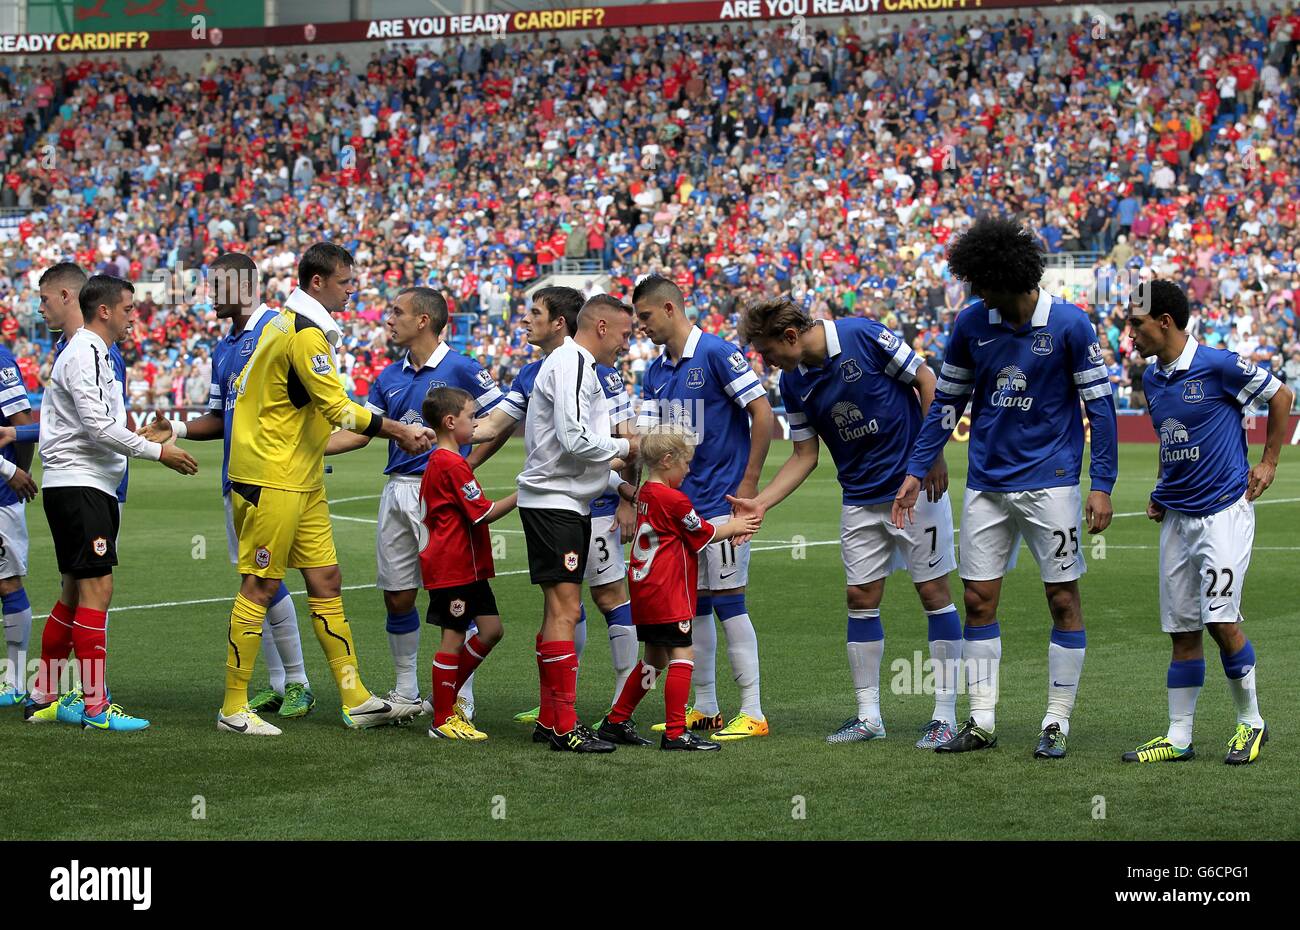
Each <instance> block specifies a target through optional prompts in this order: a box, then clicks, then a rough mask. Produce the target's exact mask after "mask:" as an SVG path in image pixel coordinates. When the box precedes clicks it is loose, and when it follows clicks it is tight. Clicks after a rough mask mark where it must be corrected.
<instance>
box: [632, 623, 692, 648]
mask: <svg viewBox="0 0 1300 930" xmlns="http://www.w3.org/2000/svg"><path fill="white" fill-rule="evenodd" d="M636 638H637V642H641V643H645V644H646V645H647V646H665V647H667V648H669V649H678V648H681V647H684V646H690V645H692V641H691V621H689V620H683V621H682V622H681V623H642V624H639V625H638V626H637V628H636Z"/></svg>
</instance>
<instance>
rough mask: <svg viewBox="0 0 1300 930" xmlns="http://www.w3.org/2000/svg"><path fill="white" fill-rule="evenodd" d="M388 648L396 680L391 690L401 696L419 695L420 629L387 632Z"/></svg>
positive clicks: (411, 696) (414, 696)
mask: <svg viewBox="0 0 1300 930" xmlns="http://www.w3.org/2000/svg"><path fill="white" fill-rule="evenodd" d="M388 649H389V651H390V652H392V654H393V668H394V669H395V670H396V672H397V681H396V683H395V684H394V685H393V690H394V691H396V692H397V693H398V694H400V695H402V697H408V698H418V697H419V696H420V671H419V664H420V629H419V627H416V628H415V629H414V630H412V631H411V632H410V633H389V634H388Z"/></svg>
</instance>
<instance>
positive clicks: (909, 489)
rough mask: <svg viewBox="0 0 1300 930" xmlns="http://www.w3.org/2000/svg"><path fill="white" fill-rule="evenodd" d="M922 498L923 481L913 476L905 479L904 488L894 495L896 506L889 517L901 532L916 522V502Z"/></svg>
mask: <svg viewBox="0 0 1300 930" xmlns="http://www.w3.org/2000/svg"><path fill="white" fill-rule="evenodd" d="M920 496H921V481H920V479H918V478H916V477H914V476H913V475H908V476H907V477H906V478H904V479H903V486H902V487H900V488H899V489H898V493H897V494H895V495H894V506H893V507H892V508H891V510H890V513H889V516H890V519H891V520H893V521H894V526H896V527H898V528H899V529H900V530H901V529H903V528H904V527H905V526H906V525H907V524H908V523H914V522H916V501H917V498H919V497H920Z"/></svg>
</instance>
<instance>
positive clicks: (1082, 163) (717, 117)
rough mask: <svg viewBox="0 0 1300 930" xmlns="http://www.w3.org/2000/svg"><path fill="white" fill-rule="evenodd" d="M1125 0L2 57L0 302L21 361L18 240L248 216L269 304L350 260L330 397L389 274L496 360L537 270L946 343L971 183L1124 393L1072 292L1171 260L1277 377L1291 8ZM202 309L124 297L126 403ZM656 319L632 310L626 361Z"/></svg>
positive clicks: (1206, 325)
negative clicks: (652, 276)
mask: <svg viewBox="0 0 1300 930" xmlns="http://www.w3.org/2000/svg"><path fill="white" fill-rule="evenodd" d="M1116 15H1117V16H1118V18H1119V20H1120V25H1119V27H1118V30H1117V31H1113V32H1111V33H1110V38H1112V39H1113V38H1114V37H1115V35H1116V34H1117V33H1118V34H1120V35H1122V36H1123V41H1107V40H1106V39H1105V38H1094V35H1093V32H1094V31H1095V30H1094V28H1093V27H1092V24H1091V23H1089V22H1088V21H1086V20H1085V21H1083V22H1078V23H1074V22H1070V21H1069V20H1068V19H1064V18H1061V17H1060V16H1057V15H1056V13H1055V11H1052V10H1050V9H1049V10H1046V11H1044V10H1033V11H1021V13H1020V15H1019V16H1012V15H1007V16H1005V17H993V16H988V15H985V16H981V17H979V18H976V19H973V20H971V21H967V22H966V23H965V24H964V25H963V27H962V28H957V26H956V24H955V22H954V20H953V19H952V17H947V18H941V17H937V16H936V17H934V18H932V19H915V20H912V21H911V24H910V25H904V26H900V27H898V28H895V29H894V30H893V31H892V32H890V33H888V34H885V35H883V36H871V37H864V36H862V35H859V34H858V33H857V32H855V31H854V27H853V26H852V24H851V23H850V22H849V21H848V20H845V21H844V22H843V23H838V24H837V23H835V22H833V21H831V20H825V21H817V23H816V24H815V25H814V26H810V28H809V34H808V35H807V36H805V37H803V38H802V40H801V41H799V42H795V41H792V39H793V37H792V36H790V35H789V34H788V33H787V31H785V30H784V29H781V28H777V29H776V30H775V31H773V27H771V26H767V25H759V26H756V27H754V28H753V29H751V27H749V26H743V27H732V28H728V29H723V30H718V29H709V28H705V27H670V28H668V29H666V30H663V31H662V32H658V33H655V34H651V33H648V32H646V31H644V30H640V29H638V30H628V31H622V32H604V33H601V34H587V33H583V34H567V36H566V38H564V39H563V40H561V39H560V38H556V37H554V35H552V36H551V37H549V38H547V37H543V36H528V37H526V38H522V39H519V38H511V39H509V40H499V41H496V42H495V43H483V42H467V43H453V42H450V41H448V42H442V43H441V44H438V45H435V46H434V47H431V48H428V49H411V48H405V47H395V48H378V49H377V50H376V51H374V53H373V56H372V57H371V59H370V61H369V63H368V64H367V65H366V66H365V67H364V68H353V67H350V66H349V65H348V62H347V60H346V59H345V58H344V57H343V56H341V55H340V56H338V57H335V58H329V57H327V56H326V55H323V54H320V53H318V52H313V53H312V54H308V53H306V52H301V51H296V50H290V51H280V52H278V53H275V54H263V53H261V52H257V53H254V54H252V55H244V54H240V53H238V52H232V53H230V54H221V55H218V54H216V53H213V54H209V55H207V57H206V59H205V60H204V61H203V63H202V64H201V66H199V67H197V68H194V69H190V70H185V71H180V70H178V69H177V67H175V66H174V64H173V63H170V62H169V61H168V60H167V59H165V58H164V57H162V56H160V55H155V56H152V57H150V56H147V55H135V56H131V57H129V58H116V59H105V58H102V57H101V58H98V59H96V60H84V61H75V60H71V59H45V60H42V61H39V62H37V63H36V64H33V65H30V66H26V67H22V68H14V67H11V66H8V65H0V97H3V99H4V102H5V106H4V109H3V119H2V120H0V151H3V152H4V153H5V155H4V157H5V159H6V166H5V169H4V176H3V183H2V184H0V213H3V217H0V252H2V253H3V266H2V267H0V333H2V334H3V336H4V339H5V342H6V343H7V344H9V345H11V346H12V347H13V348H14V351H15V354H16V355H17V356H18V357H19V358H20V360H21V365H22V371H23V376H24V378H25V380H26V384H27V387H28V388H29V390H30V391H32V392H33V394H34V395H38V394H39V392H40V389H41V385H42V383H43V381H44V378H45V377H46V376H47V375H48V371H49V366H50V363H51V362H50V356H49V352H48V338H47V337H46V334H45V333H44V330H43V326H42V325H41V320H40V316H39V314H38V313H37V304H38V298H37V296H36V288H35V285H34V276H33V274H32V273H33V272H35V271H39V270H40V269H41V268H43V267H46V266H48V265H50V264H52V263H53V262H55V261H58V260H61V259H73V260H76V261H78V262H80V263H81V264H82V265H83V266H86V267H87V268H91V267H93V268H94V269H95V270H97V271H109V272H112V273H117V274H121V275H124V276H126V277H129V278H131V279H133V280H142V279H143V280H148V279H151V278H152V277H154V276H155V275H158V274H159V272H160V271H164V270H174V269H176V268H178V267H183V268H184V269H190V270H191V272H192V271H193V270H194V269H200V268H201V267H202V266H203V265H204V263H205V262H207V261H210V260H211V259H212V258H214V257H215V256H216V255H217V254H218V253H219V252H221V251H224V250H227V249H240V250H246V251H249V252H250V253H251V254H253V255H254V256H255V257H256V259H257V260H258V262H259V265H260V267H261V268H262V270H263V272H264V278H265V286H266V300H267V301H268V302H269V303H271V304H273V305H274V304H277V303H278V302H279V301H281V300H283V298H284V297H285V296H286V295H287V294H288V293H289V291H290V290H291V288H292V285H293V281H292V275H293V271H294V267H295V262H296V257H297V253H298V252H299V250H300V249H302V248H304V247H305V245H306V244H308V243H310V242H311V241H314V240H316V239H319V238H329V239H331V240H333V241H336V242H338V243H340V244H342V245H344V246H346V247H347V248H349V249H350V250H352V252H353V253H354V254H355V256H356V257H357V260H358V272H359V290H358V293H357V295H356V299H355V302H354V304H353V306H352V308H351V311H350V313H349V314H348V319H347V320H346V322H345V324H344V328H345V333H346V339H345V351H344V352H343V355H342V358H341V365H342V369H343V371H345V372H346V375H347V380H348V388H349V390H351V391H352V392H353V393H354V394H355V395H357V396H364V394H365V393H366V391H367V390H368V388H369V385H370V383H371V382H372V381H373V379H374V378H375V377H376V376H377V374H378V372H379V371H380V370H382V368H383V366H384V365H385V364H387V363H388V362H389V361H390V357H389V351H388V346H387V340H386V336H385V331H384V328H383V326H382V314H383V310H384V307H385V304H386V301H387V300H388V299H389V298H390V297H391V296H392V295H394V294H395V293H396V291H397V289H399V288H401V287H404V286H408V285H412V284H428V285H431V286H434V287H439V288H441V289H443V291H444V292H445V293H447V295H448V297H449V300H450V301H451V302H452V303H453V305H454V311H455V312H456V314H457V316H456V317H455V318H454V323H453V327H452V333H451V336H450V339H451V341H452V344H453V345H454V346H455V347H456V348H457V349H458V350H461V351H465V352H468V353H470V354H472V355H474V356H476V357H477V358H478V359H479V360H480V361H481V362H482V363H483V364H484V365H485V366H487V367H488V368H489V369H490V370H492V371H493V373H494V374H496V375H497V377H498V378H499V380H500V381H501V382H502V383H503V384H506V383H509V382H510V381H511V380H512V379H513V377H514V373H515V372H517V371H518V369H519V367H521V365H522V364H523V363H524V362H525V361H527V359H528V358H529V357H530V356H529V353H530V348H529V346H528V345H527V343H526V342H525V341H524V339H523V335H522V331H521V328H520V326H519V325H518V320H519V315H520V313H521V312H522V309H523V306H524V303H525V294H526V291H527V290H528V289H529V288H530V287H532V286H534V285H535V284H536V283H537V282H538V281H540V280H542V279H543V278H545V277H546V276H547V275H548V274H551V273H561V272H565V273H568V274H569V275H570V278H569V280H573V276H574V275H576V276H577V277H578V278H579V279H581V280H582V281H583V285H582V286H583V288H584V289H585V290H586V291H587V292H588V293H596V292H598V291H600V290H610V291H612V292H615V293H618V294H627V293H629V292H630V290H631V286H632V284H633V278H634V276H635V275H639V274H642V273H645V272H648V271H651V270H660V271H662V272H664V273H666V274H670V275H672V276H673V277H675V278H676V279H677V281H678V282H679V283H680V284H681V285H682V286H683V288H684V289H685V290H686V292H687V293H688V294H689V295H690V296H691V299H692V300H693V301H694V304H695V309H696V310H698V312H699V314H700V324H701V325H702V326H703V327H704V328H706V329H708V330H711V331H715V332H720V333H722V334H723V335H725V336H726V337H727V338H729V339H731V338H735V324H736V320H737V314H738V310H739V308H740V307H741V306H742V305H743V303H744V302H745V301H746V300H748V299H751V298H754V297H759V296H764V295H774V294H777V293H782V292H788V293H791V294H792V295H793V296H794V297H795V299H797V300H800V301H802V302H803V303H804V304H805V305H806V306H807V307H808V308H809V310H810V311H811V312H812V313H814V314H815V315H819V316H823V315H836V316H839V315H845V314H849V315H854V314H859V315H860V314H866V315H869V316H872V317H875V318H877V319H879V320H881V321H882V322H884V323H885V324H886V325H889V326H891V327H893V328H894V329H896V330H897V331H899V332H900V333H901V334H902V335H903V336H904V337H905V338H906V339H907V340H908V341H909V342H910V343H911V344H912V345H913V346H914V347H916V348H917V349H918V350H920V351H923V352H924V353H925V354H926V356H927V357H928V358H931V359H937V358H939V357H941V355H942V352H943V347H944V345H945V340H946V338H947V335H946V334H947V332H948V329H949V327H950V325H951V321H952V318H953V315H954V313H955V312H956V311H957V310H958V309H959V308H960V307H961V305H962V303H963V300H964V295H963V293H962V289H961V286H960V285H959V284H957V283H956V282H955V281H953V280H952V278H951V277H950V276H949V275H947V274H946V268H945V262H944V259H943V249H944V245H945V243H946V242H947V241H948V240H949V239H950V238H951V237H952V236H953V235H954V234H955V233H956V232H958V231H960V230H961V229H963V228H964V227H965V225H966V224H968V223H969V222H970V221H971V219H972V217H973V216H974V215H975V214H977V213H979V212H982V211H990V210H991V211H995V212H1003V211H1006V212H1014V213H1017V214H1020V215H1022V216H1023V217H1024V218H1025V220H1026V222H1028V223H1029V224H1030V225H1032V226H1033V227H1035V228H1036V229H1037V230H1038V233H1039V235H1040V237H1041V238H1042V241H1043V245H1044V248H1045V249H1046V250H1047V251H1048V252H1050V253H1052V256H1051V257H1052V266H1053V268H1054V269H1055V270H1061V269H1065V270H1067V271H1071V272H1072V274H1073V277H1069V278H1068V280H1070V281H1073V282H1075V284H1074V285H1071V286H1069V287H1066V288H1065V290H1066V296H1070V297H1071V298H1072V299H1075V300H1076V301H1077V302H1079V303H1081V304H1083V305H1085V306H1087V308H1088V309H1089V310H1090V312H1091V313H1092V314H1093V315H1094V318H1095V320H1096V321H1097V323H1098V325H1099V330H1100V334H1101V342H1102V345H1103V347H1105V349H1106V351H1107V352H1108V356H1107V361H1108V362H1109V363H1111V364H1112V365H1113V381H1114V384H1115V390H1116V393H1117V399H1118V402H1119V404H1120V406H1121V407H1122V408H1129V409H1140V408H1141V407H1142V404H1143V399H1142V397H1141V394H1140V389H1138V388H1137V386H1139V385H1140V383H1141V377H1140V376H1141V370H1142V366H1143V362H1142V360H1141V359H1140V358H1138V357H1136V354H1135V353H1134V352H1133V351H1132V347H1131V344H1130V342H1129V341H1128V340H1127V339H1126V338H1124V336H1123V335H1122V333H1121V329H1122V327H1121V325H1120V323H1119V320H1118V319H1117V315H1116V314H1115V313H1114V312H1112V311H1113V310H1114V305H1113V303H1112V304H1108V303H1107V302H1106V301H1105V300H1103V299H1098V297H1099V295H1104V294H1106V293H1107V291H1108V289H1113V286H1114V284H1115V283H1116V282H1121V283H1122V282H1124V281H1131V280H1133V278H1134V276H1138V277H1147V276H1150V275H1158V276H1162V277H1169V278H1172V279H1174V280H1176V281H1178V282H1179V283H1180V284H1182V285H1183V286H1184V287H1185V288H1186V289H1187V290H1188V292H1189V294H1190V296H1191V298H1192V300H1193V311H1194V315H1193V323H1192V326H1193V328H1194V332H1195V333H1196V334H1197V335H1198V336H1199V337H1200V338H1201V339H1203V340H1204V341H1206V342H1208V343H1209V344H1211V345H1226V346H1227V347H1229V348H1231V349H1234V350H1236V351H1238V352H1239V353H1241V354H1242V355H1244V356H1247V357H1250V358H1253V359H1254V361H1256V362H1257V363H1259V364H1260V365H1263V366H1265V367H1268V368H1270V369H1271V370H1273V371H1274V372H1278V373H1280V374H1282V375H1283V376H1284V377H1285V378H1286V379H1287V380H1288V381H1291V382H1292V383H1294V382H1295V381H1296V379H1297V378H1298V377H1300V336H1298V335H1297V324H1296V316H1297V312H1300V234H1298V231H1297V226H1296V209H1297V204H1300V178H1298V169H1300V155H1298V153H1297V147H1296V134H1295V129H1296V126H1295V122H1296V106H1297V97H1298V96H1300V65H1297V56H1296V54H1295V52H1296V46H1297V41H1296V40H1297V38H1300V12H1297V11H1295V10H1292V9H1285V10H1284V9H1283V8H1280V7H1278V6H1276V5H1273V6H1271V7H1270V8H1268V9H1266V10H1261V9H1260V8H1259V7H1257V6H1252V7H1251V9H1250V10H1246V9H1244V8H1237V9H1233V8H1218V7H1215V8H1213V9H1211V7H1209V6H1208V5H1205V6H1204V8H1201V5H1199V4H1187V5H1183V4H1179V5H1177V6H1176V7H1172V8H1171V9H1169V10H1168V11H1166V12H1162V13H1159V14H1155V13H1152V14H1147V15H1145V17H1144V18H1141V19H1140V20H1135V19H1134V18H1133V16H1132V15H1131V14H1128V13H1123V12H1119V13H1117V14H1116ZM1053 16H1056V18H1051V17H1053ZM759 39H761V41H759ZM994 75H996V76H997V77H996V78H995V77H993V76H994ZM1080 272H1083V275H1082V278H1081V277H1080ZM1080 280H1084V281H1085V284H1086V283H1088V282H1092V281H1096V282H1097V284H1098V287H1097V288H1096V291H1097V293H1096V294H1092V295H1090V294H1088V293H1087V290H1089V288H1087V287H1085V288H1084V289H1083V290H1082V291H1080V290H1079V289H1078V287H1077V284H1078V282H1079V281H1080ZM218 331H219V330H218V325H217V323H216V321H215V319H214V318H213V315H212V313H211V312H210V310H209V308H207V307H205V306H203V305H202V304H196V303H194V302H193V301H176V300H175V299H174V297H169V296H168V295H166V294H163V295H161V296H160V298H159V302H154V301H153V300H144V301H142V303H141V309H140V322H139V324H138V326H137V329H136V332H135V335H134V339H133V340H132V341H131V342H130V343H128V344H125V345H123V350H124V352H125V354H126V357H127V360H128V363H129V364H130V366H131V369H130V373H129V381H130V382H131V383H130V390H131V394H132V399H133V402H134V403H136V404H138V405H140V406H148V405H175V404H178V403H181V402H193V401H197V402H199V403H201V398H204V397H206V394H207V383H208V377H209V373H210V364H211V363H210V358H209V351H208V346H210V344H211V343H212V341H213V340H214V339H215V338H216V336H217V334H218ZM653 351H654V349H653V347H652V346H651V345H650V343H649V341H648V340H645V339H640V340H634V343H633V347H632V351H631V353H630V355H629V357H628V358H627V359H626V360H625V361H624V369H625V375H626V380H627V382H628V384H629V390H632V391H635V385H636V383H637V381H638V379H639V376H640V374H641V372H642V371H643V370H644V368H645V365H646V364H647V362H648V360H649V358H650V357H651V355H652V352H653ZM755 362H756V365H758V366H759V367H760V371H761V362H758V361H757V360H755ZM935 364H937V361H936V363H935ZM773 383H774V381H773Z"/></svg>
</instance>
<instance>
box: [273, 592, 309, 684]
mask: <svg viewBox="0 0 1300 930" xmlns="http://www.w3.org/2000/svg"><path fill="white" fill-rule="evenodd" d="M266 622H267V624H269V625H270V627H271V636H270V637H269V638H270V639H273V640H274V641H275V644H274V645H275V650H276V662H277V663H278V664H279V665H280V668H281V676H282V677H281V679H280V681H281V688H280V689H279V693H283V685H284V683H286V682H290V681H296V682H298V683H300V684H304V685H307V686H308V687H310V686H311V683H310V682H309V681H308V680H307V668H306V666H305V665H304V664H303V661H302V636H301V635H300V634H299V632H298V614H297V612H296V611H295V610H294V609H293V598H291V597H282V598H280V600H278V601H276V602H275V603H274V604H272V605H271V606H270V608H268V609H267V611H266ZM267 639H268V637H267V636H266V631H265V630H263V631H262V641H263V642H265V641H266V640H267ZM262 652H263V655H266V654H267V653H266V650H263V651H262Z"/></svg>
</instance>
